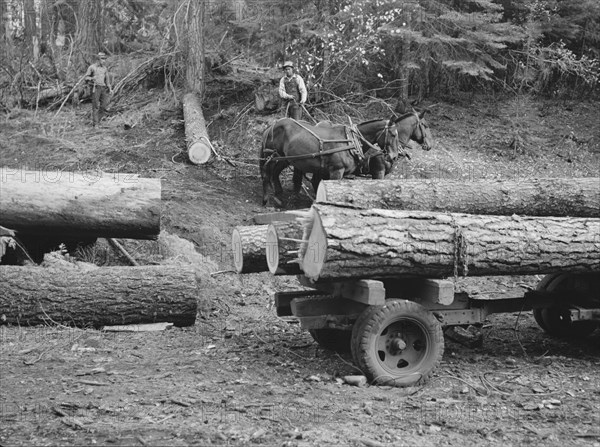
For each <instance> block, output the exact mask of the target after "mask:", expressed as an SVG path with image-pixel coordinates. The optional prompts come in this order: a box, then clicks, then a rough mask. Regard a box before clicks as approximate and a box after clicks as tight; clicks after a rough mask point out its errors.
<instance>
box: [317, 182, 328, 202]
mask: <svg viewBox="0 0 600 447" xmlns="http://www.w3.org/2000/svg"><path fill="white" fill-rule="evenodd" d="M316 202H317V203H324V202H327V188H326V187H325V185H324V184H323V182H321V184H320V185H319V187H318V188H317V198H316Z"/></svg>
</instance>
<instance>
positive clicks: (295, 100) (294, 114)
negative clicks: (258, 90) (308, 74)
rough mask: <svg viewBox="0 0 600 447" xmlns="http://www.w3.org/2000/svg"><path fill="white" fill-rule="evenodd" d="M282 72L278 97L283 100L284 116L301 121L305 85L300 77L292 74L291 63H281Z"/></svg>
mask: <svg viewBox="0 0 600 447" xmlns="http://www.w3.org/2000/svg"><path fill="white" fill-rule="evenodd" d="M283 70H284V71H285V75H284V76H282V78H281V80H280V81H279V97H280V98H281V99H282V100H283V104H284V107H285V116H287V117H289V118H293V119H295V120H296V121H298V120H300V119H302V108H303V104H304V103H305V102H306V97H307V91H306V85H305V84H304V79H302V76H300V75H299V74H297V73H294V64H293V63H292V62H291V61H285V62H284V63H283Z"/></svg>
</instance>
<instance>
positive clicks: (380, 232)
mask: <svg viewBox="0 0 600 447" xmlns="http://www.w3.org/2000/svg"><path fill="white" fill-rule="evenodd" d="M307 225H310V226H311V228H312V229H311V232H310V236H309V238H308V241H307V242H306V243H305V244H304V247H303V250H301V261H300V264H301V268H302V270H303V272H304V275H305V276H307V277H308V278H309V279H311V280H313V281H316V280H332V279H349V278H354V279H356V278H376V279H384V278H398V277H413V276H421V277H428V278H444V277H450V276H454V275H462V276H467V275H471V276H487V275H529V274H547V273H555V272H560V271H569V272H593V271H600V237H599V235H600V220H598V219H589V218H570V217H518V216H485V215H470V214H459V213H436V212H429V211H402V210H382V209H368V210H360V209H351V208H345V207H339V206H334V205H322V204H316V205H313V207H312V210H311V218H310V223H309V224H307Z"/></svg>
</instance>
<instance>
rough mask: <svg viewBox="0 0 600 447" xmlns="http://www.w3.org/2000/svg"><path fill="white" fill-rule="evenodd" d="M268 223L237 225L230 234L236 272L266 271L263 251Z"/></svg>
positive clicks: (267, 269)
mask: <svg viewBox="0 0 600 447" xmlns="http://www.w3.org/2000/svg"><path fill="white" fill-rule="evenodd" d="M268 228H269V226H268V225H253V226H238V227H235V228H234V229H233V233H232V235H231V249H232V251H233V264H234V265H235V270H236V271H237V272H238V273H258V272H268V271H269V266H268V265H267V257H266V253H265V246H266V240H267V239H266V238H267V229H268Z"/></svg>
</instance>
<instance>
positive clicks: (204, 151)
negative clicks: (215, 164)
mask: <svg viewBox="0 0 600 447" xmlns="http://www.w3.org/2000/svg"><path fill="white" fill-rule="evenodd" d="M211 153H212V150H211V148H210V146H209V145H208V144H207V143H205V142H203V141H196V142H194V143H192V144H190V146H189V148H188V158H189V159H190V161H191V162H192V163H193V164H195V165H201V164H204V163H206V162H208V160H210V156H211Z"/></svg>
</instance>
